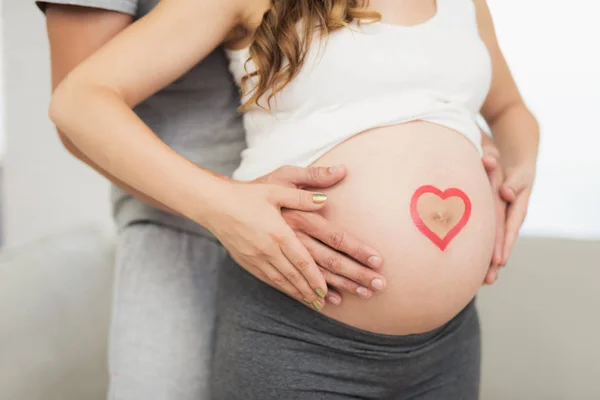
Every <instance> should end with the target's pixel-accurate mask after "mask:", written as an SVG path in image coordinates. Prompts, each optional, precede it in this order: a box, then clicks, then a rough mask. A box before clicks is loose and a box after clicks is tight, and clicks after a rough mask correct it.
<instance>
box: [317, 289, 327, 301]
mask: <svg viewBox="0 0 600 400" xmlns="http://www.w3.org/2000/svg"><path fill="white" fill-rule="evenodd" d="M315 293H316V294H317V296H319V297H320V298H322V299H324V298H325V292H324V291H323V289H321V288H316V289H315Z"/></svg>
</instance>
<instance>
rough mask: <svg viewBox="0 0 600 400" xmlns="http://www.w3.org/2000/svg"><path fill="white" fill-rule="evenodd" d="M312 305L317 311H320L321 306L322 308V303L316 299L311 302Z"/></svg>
mask: <svg viewBox="0 0 600 400" xmlns="http://www.w3.org/2000/svg"><path fill="white" fill-rule="evenodd" d="M312 305H313V307H314V308H315V310H317V311H321V308H323V305H322V304H321V303H319V302H318V301H316V300H315V301H313V302H312Z"/></svg>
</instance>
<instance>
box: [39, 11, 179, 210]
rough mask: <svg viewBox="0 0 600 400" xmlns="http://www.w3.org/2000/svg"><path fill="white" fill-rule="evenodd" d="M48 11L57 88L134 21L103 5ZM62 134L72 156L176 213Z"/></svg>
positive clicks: (132, 192) (62, 139)
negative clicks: (85, 152)
mask: <svg viewBox="0 0 600 400" xmlns="http://www.w3.org/2000/svg"><path fill="white" fill-rule="evenodd" d="M45 11H46V27H47V32H48V39H49V42H50V59H51V68H52V90H53V91H54V89H55V88H56V87H57V86H58V85H59V84H60V83H61V82H62V80H63V79H64V78H65V77H66V76H67V75H68V74H69V72H71V70H73V69H74V68H75V67H76V66H77V65H79V64H80V63H81V62H83V61H84V60H85V59H87V58H88V57H89V56H90V55H92V54H93V53H94V52H95V51H96V50H98V49H99V48H101V47H102V46H103V45H104V44H106V43H108V42H109V41H110V40H111V39H112V38H113V37H114V36H116V35H117V34H118V33H119V32H121V31H122V30H123V29H125V28H126V27H127V26H129V25H130V24H131V22H132V17H131V16H130V15H128V14H124V13H121V12H117V11H111V10H105V9H99V8H88V7H79V6H71V5H63V4H46V6H45ZM58 136H59V137H60V140H61V142H62V143H63V145H64V146H65V148H66V149H67V150H68V151H69V152H70V153H71V154H72V155H74V156H75V157H77V158H78V159H79V160H81V161H83V162H84V163H86V164H87V165H89V166H90V167H92V168H93V169H94V170H96V171H97V172H98V173H100V174H101V175H103V176H104V177H105V178H106V179H108V180H109V181H111V182H112V183H114V184H115V185H117V186H118V187H120V188H121V189H123V190H124V191H126V192H127V193H129V194H131V195H132V196H134V197H137V198H138V199H140V200H142V201H143V202H145V203H147V204H149V205H151V206H153V207H157V208H160V209H162V210H164V211H167V212H171V213H173V211H172V210H170V209H169V208H168V207H166V206H165V205H163V204H161V203H159V202H157V201H156V200H154V199H152V198H150V197H148V196H146V195H145V194H143V193H141V192H139V191H138V190H135V189H134V188H132V187H131V186H129V185H127V184H125V183H124V182H122V181H121V180H119V179H117V178H115V177H114V176H112V175H110V174H109V173H108V172H106V171H105V170H103V169H102V168H100V167H99V166H98V165H97V164H95V163H94V162H93V161H92V160H90V159H89V158H88V157H87V156H86V155H85V154H83V153H82V152H81V151H80V150H79V149H78V148H77V147H76V146H75V145H74V144H73V143H72V142H71V141H70V140H69V138H68V137H67V136H66V135H64V134H63V133H62V132H61V131H60V130H59V131H58Z"/></svg>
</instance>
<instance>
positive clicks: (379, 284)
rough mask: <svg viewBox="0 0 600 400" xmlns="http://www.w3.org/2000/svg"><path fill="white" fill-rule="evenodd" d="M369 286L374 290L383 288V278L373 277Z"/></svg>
mask: <svg viewBox="0 0 600 400" xmlns="http://www.w3.org/2000/svg"><path fill="white" fill-rule="evenodd" d="M371 286H372V287H373V289H375V290H383V288H384V287H385V284H384V283H383V279H380V278H375V279H373V280H372V281H371Z"/></svg>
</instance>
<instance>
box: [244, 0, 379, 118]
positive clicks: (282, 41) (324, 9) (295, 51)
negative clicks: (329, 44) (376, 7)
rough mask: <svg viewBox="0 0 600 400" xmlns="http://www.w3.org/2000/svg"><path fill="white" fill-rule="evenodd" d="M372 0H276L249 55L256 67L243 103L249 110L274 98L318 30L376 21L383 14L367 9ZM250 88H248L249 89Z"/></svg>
mask: <svg viewBox="0 0 600 400" xmlns="http://www.w3.org/2000/svg"><path fill="white" fill-rule="evenodd" d="M368 1H369V0H273V4H272V6H271V8H270V9H269V11H267V13H266V14H265V15H264V18H263V21H262V24H261V25H260V26H259V27H258V29H257V30H256V32H255V34H254V40H253V42H252V45H251V46H250V59H251V60H252V61H253V62H254V64H255V66H256V71H253V72H251V73H248V74H246V76H245V77H244V78H243V79H242V94H243V95H249V96H250V97H248V99H247V100H246V101H245V102H244V103H243V104H242V106H241V107H240V111H246V110H248V109H249V108H250V107H252V105H254V104H257V105H259V104H258V101H259V99H261V97H262V96H264V95H265V94H266V95H267V99H266V100H267V101H266V107H265V106H263V105H259V106H261V107H262V108H270V104H271V100H272V99H273V97H274V96H275V95H276V94H277V92H279V91H281V90H282V89H283V88H284V87H285V86H286V85H287V84H288V83H290V81H291V80H292V79H293V78H294V77H295V76H296V75H297V74H298V72H299V71H300V69H301V68H302V65H303V64H304V60H305V57H306V53H307V51H308V48H309V47H310V45H311V42H312V40H313V38H314V37H315V34H316V33H319V34H320V35H321V37H322V36H325V35H327V34H329V33H331V32H334V31H336V30H339V29H342V28H344V27H347V26H348V24H349V23H350V22H352V21H353V20H358V21H359V22H362V21H366V22H372V21H377V20H379V19H380V18H381V15H380V14H379V13H378V12H376V11H373V10H369V9H367V6H368ZM247 88H249V90H247Z"/></svg>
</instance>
